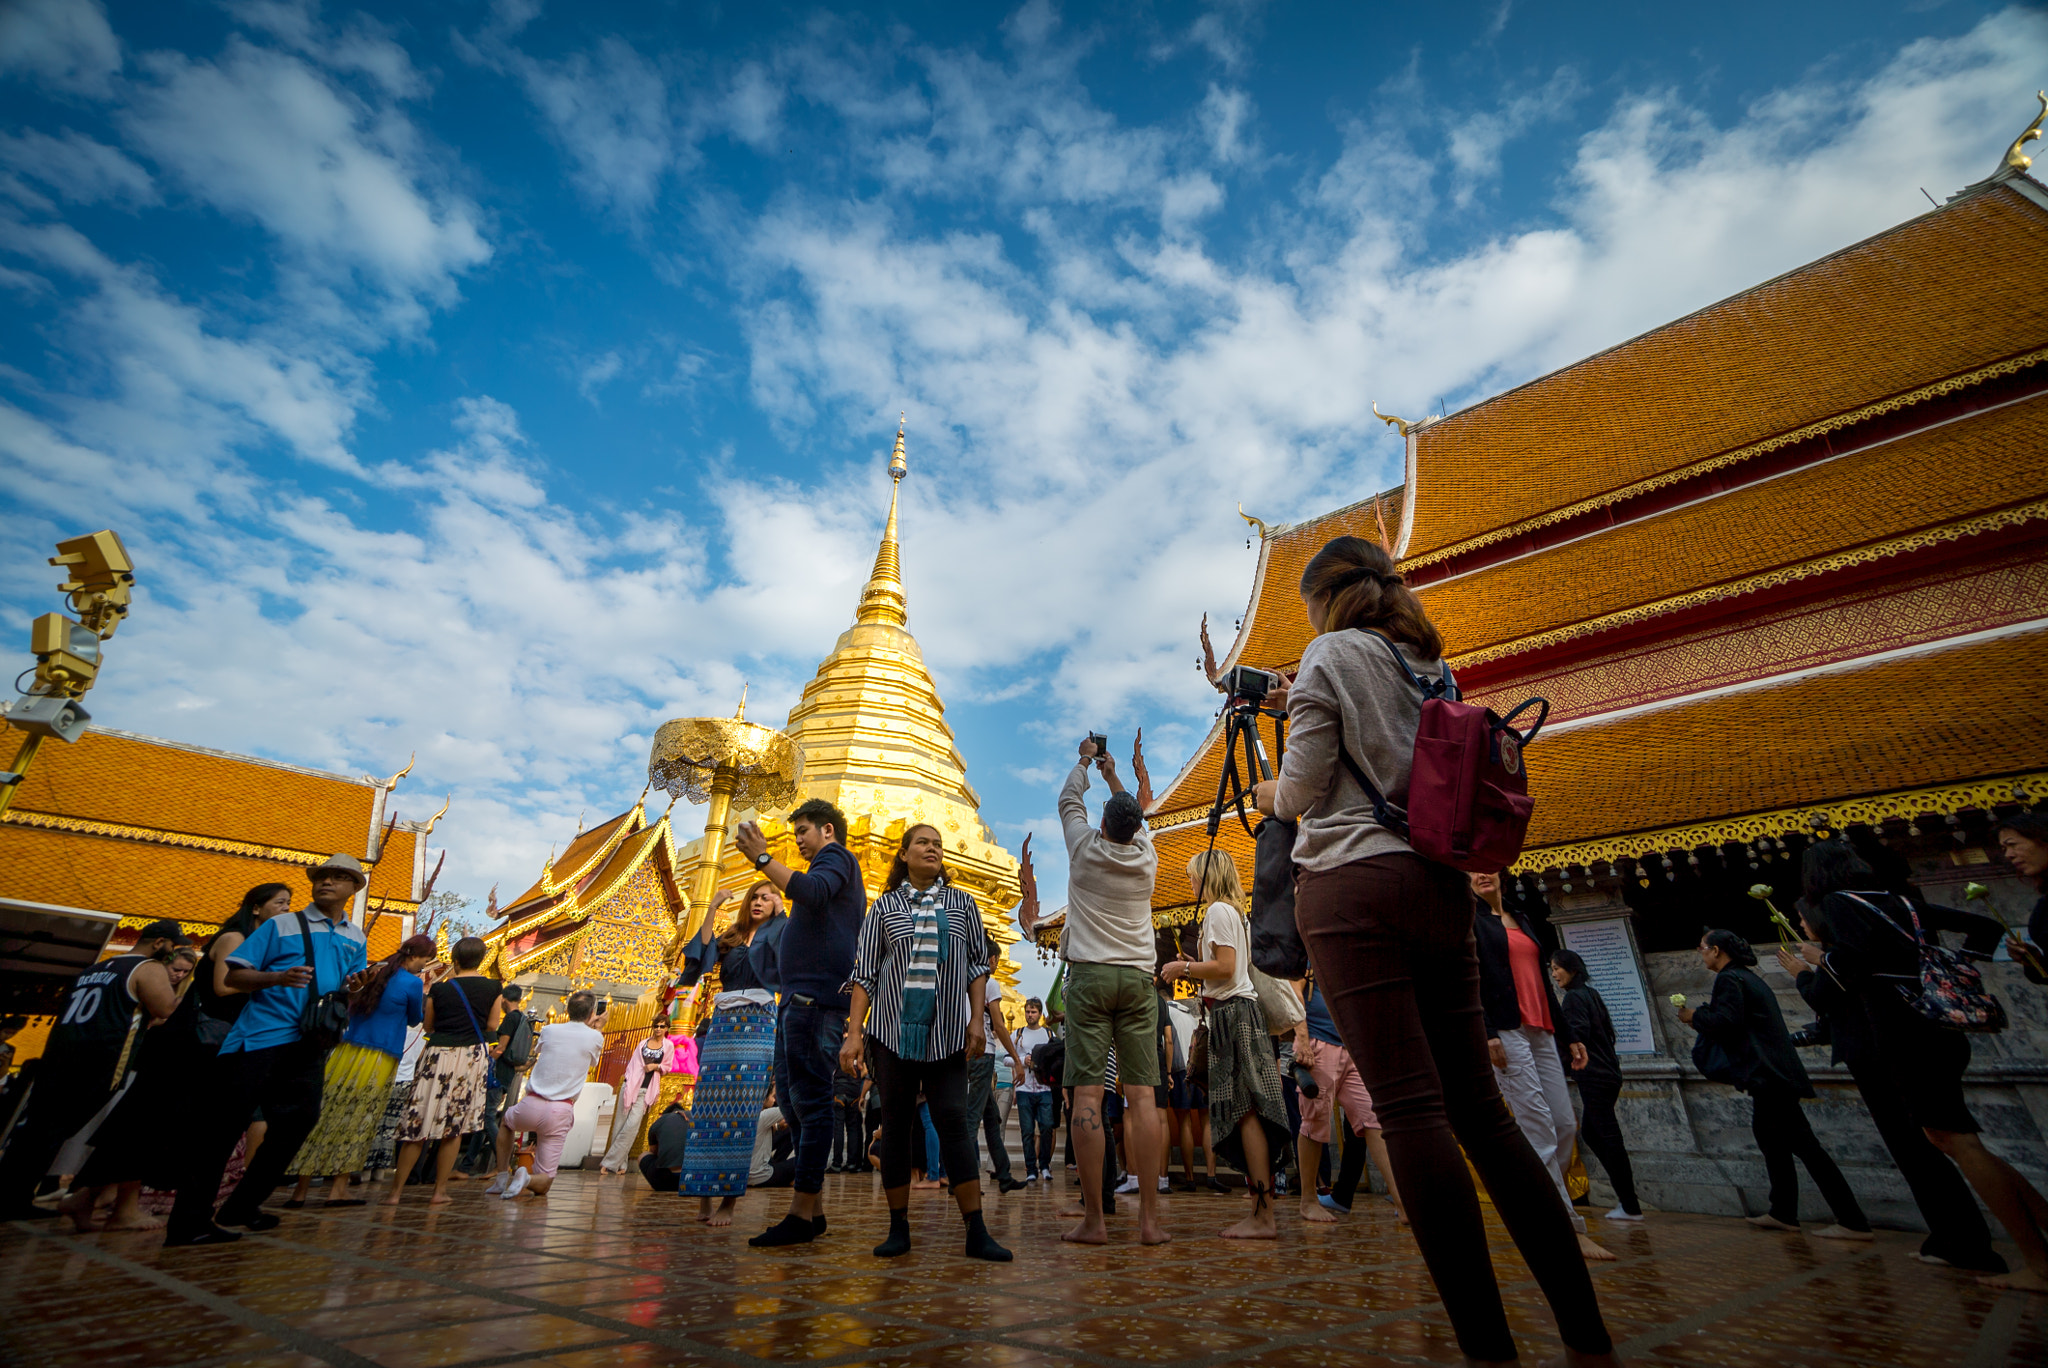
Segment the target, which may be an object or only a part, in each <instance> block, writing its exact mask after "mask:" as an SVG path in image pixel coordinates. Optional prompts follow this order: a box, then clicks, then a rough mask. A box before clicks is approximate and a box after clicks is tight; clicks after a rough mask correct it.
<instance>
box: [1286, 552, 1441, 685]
mask: <svg viewBox="0 0 2048 1368" xmlns="http://www.w3.org/2000/svg"><path fill="white" fill-rule="evenodd" d="M1301 593H1302V597H1303V598H1311V599H1322V600H1324V603H1325V608H1324V618H1323V630H1324V631H1326V632H1342V631H1346V630H1348V629H1350V628H1353V627H1369V628H1372V629H1373V630H1374V631H1379V632H1384V633H1386V634H1387V635H1388V636H1389V637H1392V638H1393V639H1394V640H1395V641H1398V642H1401V643H1403V644H1405V645H1408V646H1413V647H1414V648H1415V649H1416V651H1417V652H1418V653H1419V654H1421V655H1423V656H1425V657H1427V658H1428V659H1430V660H1441V659H1442V658H1443V654H1444V638H1443V634H1442V633H1441V632H1439V631H1437V629H1436V624H1435V623H1433V622H1431V621H1430V620H1429V614H1427V613H1425V612H1424V611H1423V610H1422V600H1421V599H1419V598H1417V597H1416V596H1415V591H1414V590H1413V589H1410V588H1409V587H1408V582H1407V581H1406V580H1404V579H1402V578H1401V574H1400V571H1398V570H1396V569H1395V568H1394V558H1393V557H1392V556H1390V555H1388V554H1387V551H1386V548H1385V547H1383V546H1380V545H1379V544H1377V543H1376V542H1369V541H1367V540H1366V539H1365V538H1363V537H1337V538H1335V539H1333V540H1332V541H1330V542H1329V543H1328V544H1327V545H1325V546H1324V547H1323V549H1322V550H1320V551H1318V552H1316V554H1315V555H1314V556H1313V557H1312V558H1311V559H1310V560H1309V563H1308V568H1307V569H1305V570H1303V571H1302V572H1301Z"/></svg>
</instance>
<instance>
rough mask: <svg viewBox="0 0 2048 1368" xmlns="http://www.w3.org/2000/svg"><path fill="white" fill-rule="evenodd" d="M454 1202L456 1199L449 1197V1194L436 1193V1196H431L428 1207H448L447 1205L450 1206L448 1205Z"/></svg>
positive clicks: (428, 1199)
mask: <svg viewBox="0 0 2048 1368" xmlns="http://www.w3.org/2000/svg"><path fill="white" fill-rule="evenodd" d="M454 1200H455V1199H454V1198H453V1197H450V1196H449V1195H448V1194H447V1193H445V1192H436V1193H435V1194H434V1195H433V1196H431V1197H429V1198H427V1205H428V1206H447V1205H448V1204H449V1203H450V1202H452V1201H454Z"/></svg>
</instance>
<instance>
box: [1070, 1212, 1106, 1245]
mask: <svg viewBox="0 0 2048 1368" xmlns="http://www.w3.org/2000/svg"><path fill="white" fill-rule="evenodd" d="M1060 1238H1061V1239H1062V1240H1065V1241H1066V1242H1067V1243H1069V1244H1108V1243H1109V1232H1108V1231H1107V1230H1105V1229H1103V1226H1102V1218H1101V1217H1099V1216H1098V1217H1096V1218H1095V1219H1094V1220H1092V1221H1089V1220H1085V1219H1084V1220H1083V1221H1082V1222H1081V1224H1079V1225H1077V1226H1075V1227H1074V1228H1073V1229H1072V1230H1069V1231H1068V1232H1067V1233H1066V1234H1064V1235H1062V1236H1060Z"/></svg>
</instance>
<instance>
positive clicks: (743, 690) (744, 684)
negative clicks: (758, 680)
mask: <svg viewBox="0 0 2048 1368" xmlns="http://www.w3.org/2000/svg"><path fill="white" fill-rule="evenodd" d="M751 683H752V681H750V680H744V679H743V680H741V681H740V707H739V711H738V712H736V713H734V714H733V720H734V721H736V722H744V721H746V720H747V688H748V686H749V685H750V684H751Z"/></svg>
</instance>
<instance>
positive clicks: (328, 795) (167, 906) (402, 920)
mask: <svg viewBox="0 0 2048 1368" xmlns="http://www.w3.org/2000/svg"><path fill="white" fill-rule="evenodd" d="M410 770H411V765H409V764H408V765H407V766H406V768H405V769H402V770H400V771H399V772H398V773H397V774H394V775H392V776H391V777H390V778H389V779H375V778H371V777H369V776H361V777H356V776H351V775H346V774H331V773H328V772H326V771H324V770H315V769H307V768H304V767H303V766H299V765H288V764H284V763H281V762H279V761H275V760H265V759H262V758H260V757H258V756H253V755H236V754H233V753H231V752H228V751H219V750H210V749H207V748H206V747H203V746H193V745H187V744H185V743H183V742H178V741H165V740H162V739H160V738H158V737H153V736H138V735H136V734H134V733H132V732H123V731H114V730H111V729H108V728H105V727H94V728H91V729H90V730H88V731H87V732H86V733H85V735H84V736H82V737H81V738H80V739H79V740H78V741H77V743H76V744H73V745H45V746H43V747H42V749H41V751H40V752H39V754H38V755H37V758H36V760H35V762H34V763H33V764H32V765H30V766H29V768H28V771H27V774H26V775H25V777H24V778H23V779H22V781H21V784H20V786H19V788H18V790H17V791H16V793H15V797H14V801H13V803H12V805H11V806H10V807H9V808H8V810H7V812H6V813H5V815H4V817H0V985H4V990H5V997H6V1001H5V1003H4V1009H5V1010H6V1011H10V1012H15V1011H19V1012H28V1013H45V1012H48V1011H49V1010H50V1009H51V1008H52V1007H53V1006H54V1004H55V1001H56V999H57V998H58V997H59V996H60V995H61V994H62V992H63V990H64V989H65V988H66V987H67V986H69V983H70V981H71V978H72V976H73V975H75V974H76V973H77V972H78V971H79V969H81V968H83V967H84V966H85V965H88V964H91V963H92V962H93V961H94V960H95V959H98V958H100V957H101V956H102V955H103V954H105V953H111V952H112V951H114V950H117V949H121V948H125V947H126V946H128V945H131V944H133V942H134V939H135V933H136V931H138V930H139V929H141V928H142V927H143V926H145V925H147V924H148V923H150V922H152V921H155V920H157V919H158V918H160V917H163V916H165V915H171V916H175V917H176V918H178V920H179V922H180V923H181V924H182V925H183V926H184V928H185V930H186V932H187V933H188V934H190V935H192V936H194V937H204V936H210V935H212V934H213V931H214V929H215V928H216V927H218V926H219V925H220V924H221V923H222V922H224V921H226V920H227V919H228V918H229V917H230V916H232V915H233V914H234V912H235V909H236V908H237V907H239V906H240V905H241V900H242V895H243V894H244V893H245V892H247V891H248V890H249V889H251V888H253V887H255V886H256V885H258V884H263V883H283V884H289V885H290V886H291V887H292V889H293V892H294V896H298V897H301V899H302V901H303V900H305V899H308V898H310V891H309V889H308V887H307V884H306V871H307V870H308V869H310V868H312V867H313V866H315V865H318V864H321V863H322V862H324V861H325V860H327V859H328V858H329V857H330V856H333V855H335V854H337V853H341V854H349V855H354V856H355V857H356V858H357V859H359V860H361V861H362V862H363V867H364V869H365V870H367V871H368V873H369V877H370V882H369V887H368V888H367V889H365V890H364V891H363V892H361V893H359V894H358V895H357V897H356V906H355V911H354V914H353V915H354V918H355V920H356V921H357V922H358V923H359V924H361V925H364V926H366V927H367V928H368V930H369V936H370V953H371V955H372V956H373V957H374V956H377V955H386V954H389V953H391V951H392V950H394V949H395V948H397V946H398V943H399V942H400V941H401V940H403V939H404V938H405V937H407V936H409V935H411V934H412V929H413V925H414V917H415V914H417V912H418V911H419V907H420V901H421V899H422V898H423V897H424V896H425V894H426V887H427V883H428V878H429V875H428V871H427V866H426V838H427V836H428V835H429V834H430V833H431V832H432V831H433V829H434V825H435V823H436V822H438V821H439V820H440V818H441V817H442V816H443V815H444V814H445V813H446V811H447V807H446V805H445V804H443V805H442V808H441V810H440V811H439V812H436V813H434V815H433V816H432V817H431V818H428V819H427V820H425V821H405V820H400V819H398V817H397V812H396V808H395V805H394V803H395V800H394V796H393V795H394V794H395V793H396V791H397V789H398V785H399V781H400V780H402V779H403V778H404V777H405V776H406V774H407V773H408V772H409V771H410ZM46 1026H47V1023H46V1022H37V1023H35V1024H32V1025H31V1026H30V1028H29V1030H28V1031H26V1032H24V1033H23V1035H22V1036H21V1037H19V1038H17V1041H16V1044H17V1046H18V1047H19V1051H18V1055H17V1061H16V1062H17V1063H21V1062H25V1061H26V1060H27V1059H30V1058H33V1057H34V1056H35V1053H36V1052H37V1051H39V1050H40V1043H41V1037H42V1034H43V1031H44V1029H46Z"/></svg>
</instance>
